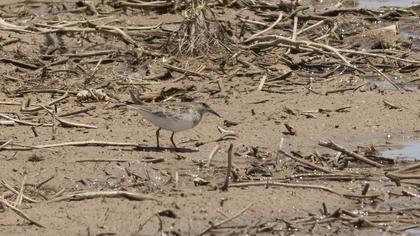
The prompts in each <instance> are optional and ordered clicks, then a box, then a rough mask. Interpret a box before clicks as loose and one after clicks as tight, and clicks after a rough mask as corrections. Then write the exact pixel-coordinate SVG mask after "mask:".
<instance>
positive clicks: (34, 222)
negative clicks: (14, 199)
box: [0, 197, 45, 228]
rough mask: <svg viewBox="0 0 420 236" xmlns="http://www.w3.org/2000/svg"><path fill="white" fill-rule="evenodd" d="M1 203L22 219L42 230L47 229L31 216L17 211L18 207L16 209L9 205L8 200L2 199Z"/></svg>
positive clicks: (0, 199)
mask: <svg viewBox="0 0 420 236" xmlns="http://www.w3.org/2000/svg"><path fill="white" fill-rule="evenodd" d="M0 203H1V204H3V205H5V206H6V207H8V208H10V209H11V210H12V211H14V212H15V213H16V214H17V215H18V216H20V217H22V218H23V219H25V220H27V221H29V222H31V223H32V224H34V225H36V226H38V227H40V228H45V226H43V225H42V224H40V223H38V222H37V221H35V220H33V219H32V218H31V217H30V216H28V215H26V214H25V213H23V212H22V211H21V210H19V209H17V208H16V207H14V206H13V205H12V204H10V203H8V202H7V201H6V199H4V198H2V197H0Z"/></svg>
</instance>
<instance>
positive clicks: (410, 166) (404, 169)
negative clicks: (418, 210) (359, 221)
mask: <svg viewBox="0 0 420 236" xmlns="http://www.w3.org/2000/svg"><path fill="white" fill-rule="evenodd" d="M0 149H1V148H0ZM418 168H420V162H419V163H415V164H412V165H409V166H405V167H403V168H401V169H399V170H397V171H396V172H395V173H401V172H406V171H411V170H415V169H418Z"/></svg>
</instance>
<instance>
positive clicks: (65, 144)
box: [5, 140, 139, 150]
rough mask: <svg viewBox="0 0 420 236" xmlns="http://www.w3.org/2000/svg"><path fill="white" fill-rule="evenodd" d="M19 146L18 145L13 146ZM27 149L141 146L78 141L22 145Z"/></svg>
mask: <svg viewBox="0 0 420 236" xmlns="http://www.w3.org/2000/svg"><path fill="white" fill-rule="evenodd" d="M13 145H17V144H13ZM21 146H23V147H26V149H25V150H31V149H38V148H53V147H65V146H101V147H104V146H119V147H138V146H139V145H138V144H136V143H117V142H106V141H95V140H90V141H76V142H65V143H53V144H46V145H37V146H30V145H21ZM5 150H13V149H12V148H7V147H6V148H5Z"/></svg>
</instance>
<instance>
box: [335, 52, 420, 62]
mask: <svg viewBox="0 0 420 236" xmlns="http://www.w3.org/2000/svg"><path fill="white" fill-rule="evenodd" d="M337 50H338V51H339V52H341V53H350V54H356V55H363V56H370V57H379V58H383V59H393V60H396V61H402V62H408V63H413V64H420V61H416V60H409V59H403V58H400V57H395V56H390V55H383V54H376V53H369V52H363V51H355V50H350V49H337Z"/></svg>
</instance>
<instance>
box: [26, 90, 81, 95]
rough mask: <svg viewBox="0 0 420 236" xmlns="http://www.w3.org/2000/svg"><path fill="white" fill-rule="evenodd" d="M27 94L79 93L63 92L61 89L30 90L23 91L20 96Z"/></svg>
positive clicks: (72, 93) (73, 92)
mask: <svg viewBox="0 0 420 236" xmlns="http://www.w3.org/2000/svg"><path fill="white" fill-rule="evenodd" d="M27 93H69V94H71V95H76V94H78V92H77V91H68V90H61V89H29V90H25V91H21V92H19V93H18V94H20V95H23V94H27Z"/></svg>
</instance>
